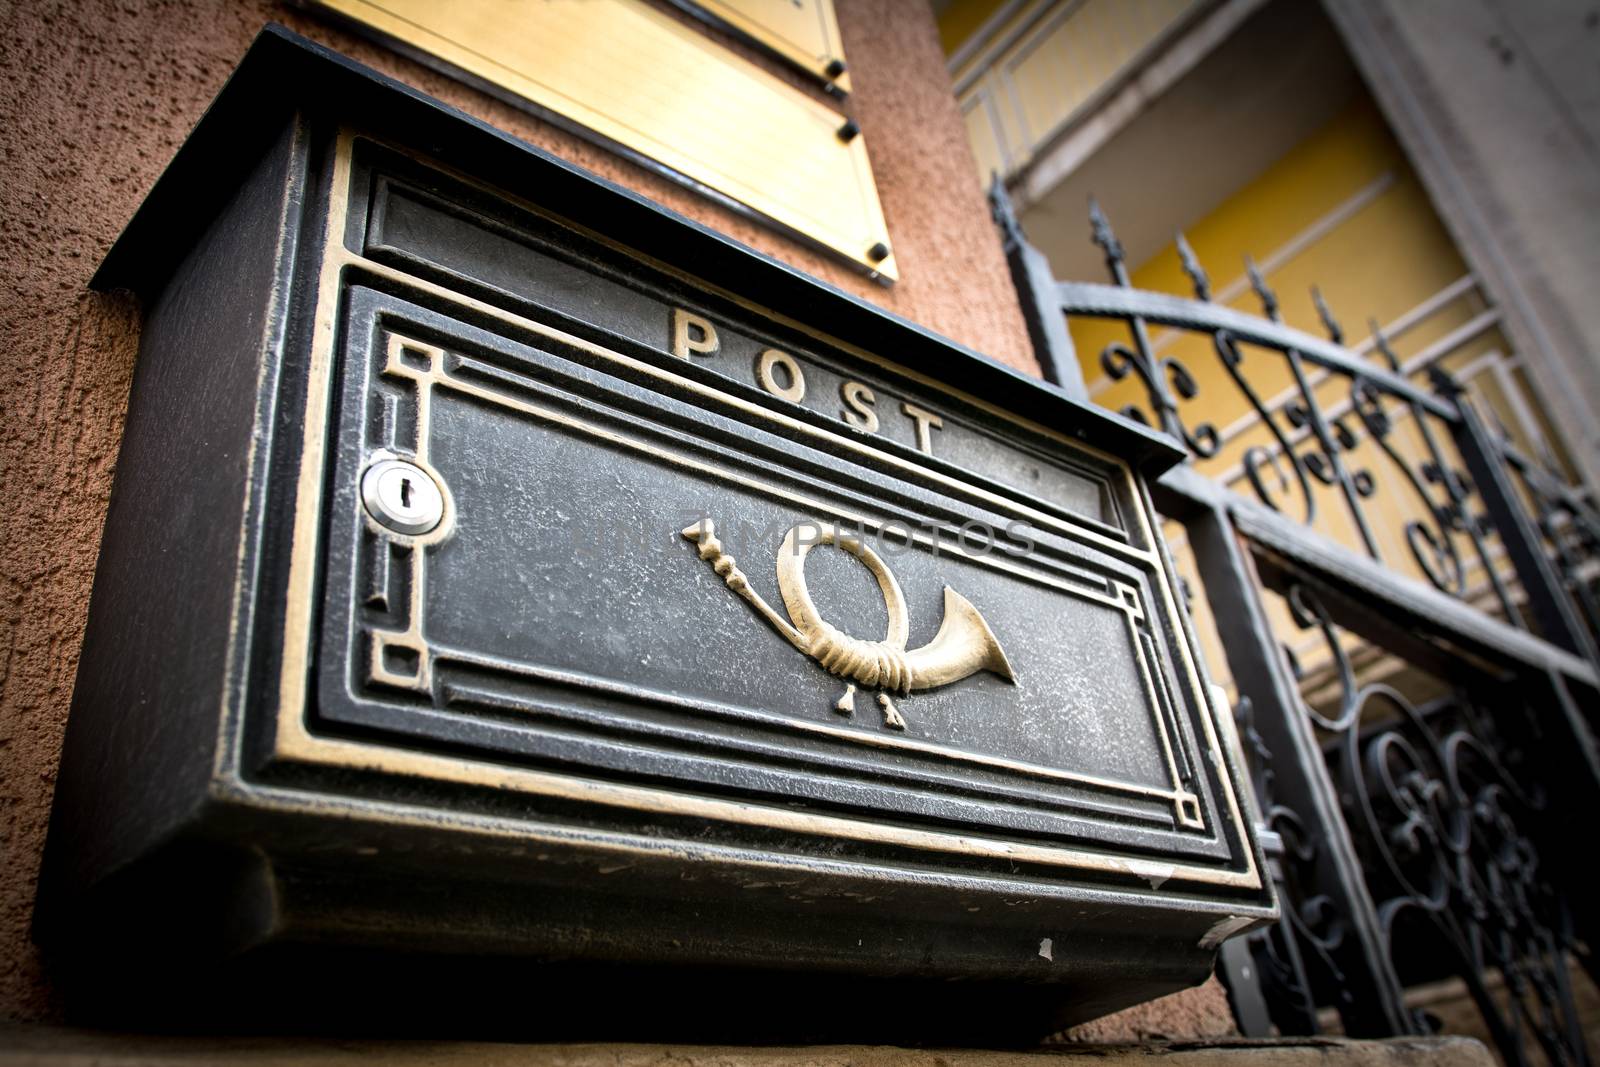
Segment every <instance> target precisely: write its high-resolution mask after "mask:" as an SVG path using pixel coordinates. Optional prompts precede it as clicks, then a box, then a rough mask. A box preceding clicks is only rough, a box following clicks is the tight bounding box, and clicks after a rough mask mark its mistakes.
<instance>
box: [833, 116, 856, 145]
mask: <svg viewBox="0 0 1600 1067" xmlns="http://www.w3.org/2000/svg"><path fill="white" fill-rule="evenodd" d="M834 132H835V133H837V134H838V137H839V140H841V141H843V142H844V143H845V144H849V143H850V142H851V141H854V140H855V139H856V137H857V136H859V135H860V133H861V127H860V126H858V125H857V124H856V120H855V119H845V120H844V125H843V126H840V127H839V128H838V130H836V131H834Z"/></svg>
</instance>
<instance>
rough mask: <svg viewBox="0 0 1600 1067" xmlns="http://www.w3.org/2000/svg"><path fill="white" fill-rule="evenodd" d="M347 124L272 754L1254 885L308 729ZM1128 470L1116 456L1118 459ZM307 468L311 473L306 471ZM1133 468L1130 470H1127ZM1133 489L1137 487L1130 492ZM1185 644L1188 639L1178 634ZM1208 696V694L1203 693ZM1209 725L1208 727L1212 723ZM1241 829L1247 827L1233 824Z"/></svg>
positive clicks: (1203, 871) (1226, 874) (322, 283)
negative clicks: (405, 747)
mask: <svg viewBox="0 0 1600 1067" xmlns="http://www.w3.org/2000/svg"><path fill="white" fill-rule="evenodd" d="M353 140H354V136H353V134H351V132H350V131H348V130H342V131H341V132H340V133H339V135H338V140H337V144H336V149H335V152H334V160H333V175H332V185H331V196H332V200H331V202H330V204H329V211H328V216H327V223H326V232H325V234H324V254H323V259H322V268H321V272H320V277H319V279H318V287H317V306H316V311H315V314H314V319H313V323H314V325H313V333H312V344H311V354H310V355H311V358H310V363H309V368H308V370H309V373H308V376H307V386H306V393H307V395H306V415H305V444H304V451H303V452H302V455H301V465H300V470H301V477H300V478H299V480H298V482H297V485H296V493H295V510H294V518H293V526H292V528H293V533H292V541H291V548H290V558H289V583H288V591H287V596H286V600H285V618H284V641H283V646H282V647H283V661H282V665H281V667H280V670H279V700H278V708H277V716H276V727H277V729H276V732H275V735H274V737H273V742H272V745H273V750H274V754H275V755H276V756H277V757H278V758H280V759H286V760H290V761H301V762H306V763H311V764H322V765H329V766H336V767H345V768H352V769H358V770H360V769H364V770H371V771H376V772H380V773H396V774H401V775H410V776H415V777H422V778H432V779H435V780H444V781H453V782H459V783H462V784H474V785H488V786H490V787H498V788H504V789H510V790H520V791H526V792H531V793H539V794H543V795H547V796H557V797H566V798H569V799H574V800H578V801H581V802H589V803H597V804H605V805H609V806H617V807H625V808H630V809H634V810H642V811H650V812H657V813H662V814H679V815H687V816H691V817H700V818H710V819H716V820H719V821H724V822H732V823H736V824H742V825H754V826H763V827H767V828H776V829H789V830H793V831H796V832H801V833H808V834H822V835H825V836H827V835H831V836H836V837H842V838H846V839H851V840H858V841H868V842H872V843H879V844H890V845H902V846H906V847H911V848H921V849H926V850H929V851H934V852H945V853H952V852H953V853H956V854H963V853H965V854H968V855H974V856H981V857H985V858H995V859H1009V860H1013V861H1016V860H1020V861H1023V862H1030V863H1038V864H1041V865H1045V866H1062V867H1069V868H1078V869H1084V870H1095V871H1102V872H1107V873H1114V874H1120V875H1128V876H1132V877H1135V878H1142V879H1147V880H1149V881H1151V883H1152V887H1154V886H1159V885H1161V884H1162V883H1164V882H1166V881H1168V880H1172V879H1177V880H1180V881H1191V882H1199V883H1205V884H1212V885H1219V886H1226V887H1230V888H1241V889H1260V888H1261V884H1262V883H1261V879H1260V875H1259V872H1258V871H1257V869H1256V865H1255V856H1254V851H1253V850H1252V849H1248V848H1247V849H1245V850H1244V860H1245V865H1246V869H1245V870H1243V871H1231V870H1221V871H1219V870H1215V869H1212V868H1205V867H1193V866H1188V865H1182V864H1166V863H1159V862H1154V861H1150V860H1143V859H1137V858H1131V857H1130V858H1124V857H1118V856H1113V855H1109V854H1106V853H1100V852H1092V851H1087V850H1082V849H1072V848H1060V847H1053V846H1038V845H1024V844H1020V843H1014V842H1007V841H1003V840H997V839H992V838H984V837H978V836H967V835H959V834H950V833H939V832H933V831H925V830H913V829H909V828H906V827H898V826H892V825H884V824H876V823H864V822H859V821H855V820H850V819H843V818H839V817H837V816H829V815H817V814H810V813H804V812H796V811H791V810H786V809H783V808H775V807H768V806H765V805H756V804H749V803H744V802H739V801H731V800H723V799H711V798H701V797H692V796H687V795H683V794H676V793H671V792H668V791H666V790H659V789H650V788H645V787H639V786H625V785H619V784H616V783H610V782H599V781H589V780H585V779H581V778H577V777H573V776H569V775H561V774H555V773H552V772H548V771H537V770H532V769H529V768H519V767H509V766H504V765H499V764H494V763H488V762H483V761H477V760H465V759H460V758H454V757H449V756H443V755H439V754H435V753H425V752H418V751H414V750H403V749H396V748H394V747H391V746H383V745H373V744H368V743H363V742H356V741H347V740H340V739H334V738H327V737H319V736H317V735H315V734H312V733H311V732H310V730H309V729H308V727H307V725H306V722H305V717H306V703H307V700H306V698H307V695H308V688H309V686H310V674H309V669H308V668H309V653H310V649H311V642H312V640H313V639H314V638H313V635H312V633H311V618H312V616H313V614H314V605H313V598H314V596H315V592H316V590H315V579H316V570H317V550H318V542H319V538H320V530H319V526H320V521H319V520H320V510H321V509H320V507H319V504H320V501H321V499H322V495H323V469H324V467H325V462H324V457H325V453H326V448H327V441H326V435H325V433H324V430H325V426H326V421H327V401H328V392H329V386H330V372H331V369H332V361H333V339H334V334H335V329H336V315H337V311H338V307H339V300H338V296H339V288H340V284H341V280H342V276H343V272H344V269H345V265H346V264H345V260H344V257H343V256H342V255H340V254H339V253H341V252H344V251H345V250H344V247H343V245H344V231H345V222H346V218H347V215H348V211H349V196H350V191H351V190H350V178H351V148H352V144H353ZM1124 469H1125V470H1126V466H1125V465H1124ZM307 472H310V476H309V477H308V476H307ZM1129 477H1130V478H1131V472H1129ZM1135 499H1136V501H1137V500H1139V499H1141V498H1140V497H1137V496H1136V497H1135ZM1158 580H1159V581H1161V583H1162V587H1163V592H1164V593H1166V602H1167V605H1168V608H1169V611H1170V610H1172V599H1171V594H1170V590H1167V589H1166V588H1165V580H1164V573H1162V572H1160V571H1159V570H1158ZM1179 643H1180V644H1183V645H1187V641H1180V642H1179ZM1191 671H1192V667H1191ZM1208 706H1209V704H1208ZM1206 729H1207V735H1208V736H1209V737H1213V739H1214V734H1213V733H1212V731H1211V729H1210V724H1209V723H1207V724H1206ZM1220 778H1221V780H1222V783H1223V788H1224V791H1225V792H1226V793H1227V795H1228V799H1229V805H1230V809H1231V810H1232V811H1233V813H1234V815H1235V818H1237V813H1238V807H1237V805H1236V804H1235V803H1234V801H1233V796H1232V788H1231V782H1230V780H1229V776H1228V775H1226V774H1223V775H1220ZM1240 833H1241V835H1242V836H1244V835H1246V834H1247V830H1245V829H1244V828H1243V827H1241V828H1240Z"/></svg>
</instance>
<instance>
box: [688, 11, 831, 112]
mask: <svg viewBox="0 0 1600 1067" xmlns="http://www.w3.org/2000/svg"><path fill="white" fill-rule="evenodd" d="M685 3H686V4H687V5H688V6H691V7H695V8H699V9H700V10H701V11H703V12H704V13H705V14H707V15H709V16H711V17H712V18H714V19H716V20H717V21H719V22H724V23H726V24H727V25H729V26H731V27H733V28H734V29H735V30H737V31H738V32H740V33H742V34H744V35H745V36H746V37H749V38H750V39H751V40H753V41H755V42H756V43H757V44H759V45H762V46H763V47H766V48H770V49H771V50H772V51H774V52H776V53H777V54H778V55H780V56H782V57H783V58H784V59H787V60H788V61H789V62H791V63H794V64H796V65H797V66H799V67H800V68H801V69H803V70H805V71H807V72H809V73H811V74H813V75H815V76H816V77H818V78H821V79H823V80H824V81H826V82H828V83H829V84H831V85H833V86H835V87H836V88H838V89H839V90H840V91H841V92H845V93H848V92H849V91H850V75H849V74H848V73H847V72H846V71H845V70H844V44H843V42H842V41H841V40H840V39H839V22H838V19H836V18H835V17H834V13H833V0H685ZM834 64H838V66H837V67H835V66H834Z"/></svg>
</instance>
